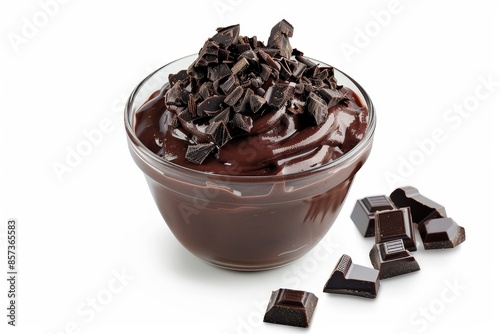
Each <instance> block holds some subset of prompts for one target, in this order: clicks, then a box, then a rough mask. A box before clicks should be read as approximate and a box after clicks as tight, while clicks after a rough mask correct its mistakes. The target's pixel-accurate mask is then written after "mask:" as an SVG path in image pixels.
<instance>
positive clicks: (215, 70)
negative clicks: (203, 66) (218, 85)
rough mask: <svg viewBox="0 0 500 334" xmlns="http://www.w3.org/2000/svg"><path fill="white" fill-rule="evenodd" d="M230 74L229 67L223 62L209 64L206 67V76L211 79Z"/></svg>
mask: <svg viewBox="0 0 500 334" xmlns="http://www.w3.org/2000/svg"><path fill="white" fill-rule="evenodd" d="M229 74H231V69H230V68H229V66H228V65H227V64H225V63H222V64H219V65H217V66H209V67H208V68H207V77H208V79H209V80H211V81H215V80H219V79H220V78H223V77H225V76H228V75H229Z"/></svg>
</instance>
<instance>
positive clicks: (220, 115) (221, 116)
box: [210, 108, 231, 124]
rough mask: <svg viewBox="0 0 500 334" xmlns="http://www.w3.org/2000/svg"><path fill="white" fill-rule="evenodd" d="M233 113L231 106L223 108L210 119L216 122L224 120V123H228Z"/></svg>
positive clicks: (211, 121)
mask: <svg viewBox="0 0 500 334" xmlns="http://www.w3.org/2000/svg"><path fill="white" fill-rule="evenodd" d="M230 115H231V112H230V110H229V108H226V109H224V110H222V111H221V112H220V113H218V114H217V115H215V116H214V117H212V118H211V119H210V123H215V122H222V123H224V124H227V123H228V122H229V117H230Z"/></svg>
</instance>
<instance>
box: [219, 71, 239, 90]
mask: <svg viewBox="0 0 500 334" xmlns="http://www.w3.org/2000/svg"><path fill="white" fill-rule="evenodd" d="M238 83H239V81H238V79H237V78H236V77H235V76H234V75H232V74H231V75H229V76H228V77H225V78H220V79H219V80H216V81H214V89H215V90H217V88H218V87H219V88H220V92H221V93H223V94H225V95H227V94H229V93H231V92H232V91H233V90H234V89H235V88H236V87H237V86H238Z"/></svg>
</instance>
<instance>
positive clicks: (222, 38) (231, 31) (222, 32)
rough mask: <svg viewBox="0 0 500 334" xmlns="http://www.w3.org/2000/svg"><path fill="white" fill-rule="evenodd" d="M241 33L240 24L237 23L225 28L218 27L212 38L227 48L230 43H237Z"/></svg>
mask: <svg viewBox="0 0 500 334" xmlns="http://www.w3.org/2000/svg"><path fill="white" fill-rule="evenodd" d="M239 35H240V25H239V24H235V25H232V26H228V27H224V28H218V29H217V33H216V34H215V35H214V36H213V37H212V40H213V41H214V42H217V43H219V44H220V45H221V46H222V47H224V48H227V47H228V46H229V45H231V44H234V43H236V41H237V40H238V36H239Z"/></svg>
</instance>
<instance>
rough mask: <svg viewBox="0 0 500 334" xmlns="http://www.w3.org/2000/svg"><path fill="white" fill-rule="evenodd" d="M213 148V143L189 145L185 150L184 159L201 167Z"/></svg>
mask: <svg viewBox="0 0 500 334" xmlns="http://www.w3.org/2000/svg"><path fill="white" fill-rule="evenodd" d="M214 148H215V144H214V143H206V144H196V145H189V146H188V148H187V150H186V159H187V160H188V161H190V162H192V163H194V164H197V165H201V164H202V163H203V161H204V160H205V159H206V158H207V157H208V155H209V154H210V153H212V151H213V150H214Z"/></svg>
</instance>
